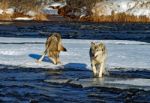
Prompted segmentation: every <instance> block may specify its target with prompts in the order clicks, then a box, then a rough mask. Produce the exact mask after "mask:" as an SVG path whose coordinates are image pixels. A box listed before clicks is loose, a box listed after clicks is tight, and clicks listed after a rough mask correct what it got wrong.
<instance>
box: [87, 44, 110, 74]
mask: <svg viewBox="0 0 150 103" xmlns="http://www.w3.org/2000/svg"><path fill="white" fill-rule="evenodd" d="M106 52H107V50H106V46H105V45H104V44H103V43H94V42H91V47H90V51H89V54H90V60H91V67H92V71H93V74H94V77H102V76H103V74H106V70H105V62H106V56H107V53H106Z"/></svg>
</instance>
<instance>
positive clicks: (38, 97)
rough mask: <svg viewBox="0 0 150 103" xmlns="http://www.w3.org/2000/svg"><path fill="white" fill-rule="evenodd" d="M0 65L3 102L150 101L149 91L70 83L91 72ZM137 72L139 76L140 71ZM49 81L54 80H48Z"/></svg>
mask: <svg viewBox="0 0 150 103" xmlns="http://www.w3.org/2000/svg"><path fill="white" fill-rule="evenodd" d="M0 67H1V70H0V77H1V78H0V87H1V88H0V101H1V102H3V103H10V102H11V103H29V102H30V101H34V102H35V103H49V102H53V103H60V102H63V103H70V102H71V103H77V102H79V103H84V102H87V103H92V102H107V103H109V102H111V103H116V102H117V103H119V102H149V101H150V97H149V95H150V92H149V90H146V91H145V90H143V89H141V90H139V89H134V88H130V89H128V88H126V89H121V88H120V89H119V88H118V89H117V88H115V87H107V86H106V87H105V86H102V87H98V86H97V87H94V86H90V87H82V83H81V84H78V85H77V84H74V83H71V82H69V81H73V80H77V81H78V80H80V79H84V78H92V75H91V72H90V71H81V70H71V69H70V70H47V69H44V68H43V69H40V68H36V69H35V68H34V69H33V68H21V67H15V66H6V65H1V66H0ZM7 68H11V69H7ZM115 73H117V72H115ZM139 73H140V72H139ZM133 74H134V72H133ZM149 74H150V73H149ZM149 74H147V75H149ZM113 75H114V73H113V72H112V73H111V74H110V76H109V78H110V77H112V78H113ZM134 75H136V76H138V73H137V74H136V73H135V74H134ZM120 78H131V77H128V74H126V75H124V76H120ZM149 78H150V77H149ZM46 80H51V82H47V81H46ZM52 80H53V82H52ZM97 80H99V79H97ZM95 82H96V79H95ZM97 82H98V81H97ZM97 82H96V83H97Z"/></svg>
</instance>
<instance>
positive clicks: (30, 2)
mask: <svg viewBox="0 0 150 103" xmlns="http://www.w3.org/2000/svg"><path fill="white" fill-rule="evenodd" d="M11 7H15V13H14V14H7V13H6V12H5V10H7V9H8V8H11ZM41 8H42V5H41V2H39V1H37V0H0V9H2V10H3V11H4V12H3V13H2V14H0V20H13V19H14V18H17V17H31V16H30V15H27V12H28V11H30V10H31V11H33V12H35V13H36V15H34V16H33V17H32V18H34V20H47V16H46V15H45V14H43V13H41Z"/></svg>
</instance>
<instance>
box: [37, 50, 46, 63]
mask: <svg viewBox="0 0 150 103" xmlns="http://www.w3.org/2000/svg"><path fill="white" fill-rule="evenodd" d="M45 55H46V53H45V52H44V53H43V55H42V56H41V58H40V59H38V60H37V61H36V62H37V63H40V62H41V61H42V60H43V58H44V56H45Z"/></svg>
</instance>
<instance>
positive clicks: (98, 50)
mask: <svg viewBox="0 0 150 103" xmlns="http://www.w3.org/2000/svg"><path fill="white" fill-rule="evenodd" d="M104 53H105V45H104V44H103V43H98V44H97V43H94V42H91V54H92V57H94V58H96V57H97V56H98V55H103V54H104Z"/></svg>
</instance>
